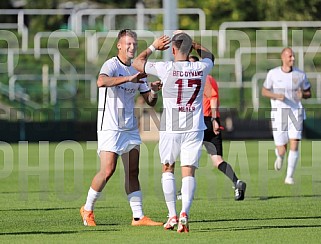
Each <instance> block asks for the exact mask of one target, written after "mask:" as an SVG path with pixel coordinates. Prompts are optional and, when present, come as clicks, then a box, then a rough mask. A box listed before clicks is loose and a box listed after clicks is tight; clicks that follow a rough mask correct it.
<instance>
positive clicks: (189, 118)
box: [133, 32, 214, 232]
mask: <svg viewBox="0 0 321 244" xmlns="http://www.w3.org/2000/svg"><path fill="white" fill-rule="evenodd" d="M171 41H172V53H173V55H174V61H168V62H147V58H148V57H149V56H150V54H151V53H152V52H153V51H154V50H155V49H156V50H160V49H163V48H162V47H163V44H164V42H165V43H167V42H169V37H167V36H162V37H160V38H158V39H156V40H155V41H154V42H153V44H152V45H151V46H150V47H149V48H147V49H146V50H145V51H143V52H142V53H140V54H139V55H138V56H137V58H136V59H135V60H134V62H133V66H134V67H135V68H136V69H137V70H139V71H141V72H143V71H145V72H146V73H147V74H151V75H155V76H158V77H159V78H160V79H161V82H162V93H163V108H164V110H163V113H162V117H161V128H160V141H159V152H160V159H161V163H162V164H163V166H162V172H163V174H162V187H163V192H164V197H165V201H166V205H167V208H168V211H169V218H168V221H167V223H166V224H165V225H164V227H165V229H173V228H174V226H175V225H176V224H177V222H178V228H177V232H188V231H189V227H188V214H189V211H190V207H191V204H192V201H193V197H194V191H195V188H196V181H195V178H194V177H195V169H196V168H197V167H198V162H199V158H200V155H201V150H202V144H203V136H204V130H205V129H206V126H205V124H204V118H203V109H202V99H203V89H204V84H205V79H206V76H207V75H208V73H209V72H210V71H211V69H212V68H213V66H214V55H213V54H212V53H211V52H210V51H209V50H208V49H206V48H205V47H202V46H201V45H200V44H197V43H195V42H193V41H192V39H191V37H190V36H189V35H187V34H186V33H184V32H176V34H175V35H174V36H173V38H172V40H171ZM193 49H194V50H196V52H197V53H198V54H199V55H200V56H201V57H202V61H200V62H189V60H188V57H189V54H190V52H191V51H192V50H193ZM178 156H180V160H181V171H182V188H181V194H182V210H181V212H180V217H179V221H178V218H177V213H176V185H175V177H174V168H175V161H176V160H177V157H178Z"/></svg>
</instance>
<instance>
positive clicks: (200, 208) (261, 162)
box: [0, 140, 321, 243]
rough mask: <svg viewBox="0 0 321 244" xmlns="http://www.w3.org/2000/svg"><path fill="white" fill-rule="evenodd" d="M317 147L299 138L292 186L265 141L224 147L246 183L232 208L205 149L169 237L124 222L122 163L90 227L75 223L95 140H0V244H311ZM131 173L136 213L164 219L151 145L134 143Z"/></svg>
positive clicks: (318, 188) (319, 228)
mask: <svg viewBox="0 0 321 244" xmlns="http://www.w3.org/2000/svg"><path fill="white" fill-rule="evenodd" d="M320 148H321V142H320V141H308V140H304V141H303V142H302V144H301V150H300V155H301V159H300V162H299V165H298V167H297V171H296V174H295V180H296V184H295V185H294V186H289V185H285V184H284V183H283V182H284V177H285V169H286V167H284V166H285V165H284V166H283V168H282V170H281V171H280V172H275V171H274V169H273V164H274V160H275V155H274V146H273V142H272V141H226V142H224V158H225V160H226V161H228V162H229V163H230V164H231V165H232V166H233V167H234V169H235V171H236V172H237V175H238V176H239V178H240V179H242V180H244V181H246V182H247V192H246V198H245V200H244V201H241V202H235V201H234V199H233V189H232V185H231V182H230V181H229V180H228V179H227V178H226V177H225V176H224V175H223V174H222V173H221V172H219V171H218V170H217V169H213V167H212V164H211V162H210V159H209V157H208V156H207V155H206V153H205V151H204V153H203V154H202V158H201V162H200V168H199V169H198V170H197V176H196V178H197V190H196V195H195V199H194V202H193V206H192V208H191V213H190V233H187V234H186V233H182V234H178V233H176V231H164V230H163V228H162V227H132V226H131V225H130V223H131V210H130V208H129V204H128V202H127V198H126V195H125V192H124V188H123V182H124V174H123V166H122V163H121V160H119V163H118V168H117V171H116V172H115V174H114V176H113V177H112V179H111V180H110V182H109V183H108V184H107V186H106V188H105V189H104V191H103V195H102V197H101V199H100V200H99V201H98V202H97V204H96V208H95V215H96V221H97V224H98V226H97V227H85V226H83V225H82V221H81V219H80V215H79V208H80V207H81V206H82V205H83V204H84V202H85V199H86V195H87V191H88V188H89V186H90V183H91V179H92V177H93V176H94V175H95V173H96V171H97V168H98V167H99V161H98V157H97V154H96V143H95V142H82V143H79V142H74V141H64V142H60V143H48V142H40V143H33V144H31V143H19V144H7V143H1V144H0V186H1V188H0V192H1V197H0V212H1V220H0V222H1V224H0V243H128V242H132V243H176V242H177V243H183V242H188V243H250V242H252V243H303V242H305V243H320V234H321V211H320V210H321V202H320V200H321V150H320ZM140 168H141V171H140V180H141V186H142V190H143V195H144V201H143V202H144V212H145V215H147V216H149V217H151V218H153V219H154V220H157V221H165V220H166V216H167V208H166V205H165V202H164V199H163V194H162V190H161V184H160V178H161V172H160V168H161V167H160V163H159V156H158V147H157V143H156V142H149V143H144V144H143V145H142V149H141V165H140ZM179 171H180V170H179V168H177V170H176V178H177V181H176V183H177V186H178V188H179V187H180V185H181V181H180V172H179ZM177 205H178V211H179V210H180V206H181V202H180V201H178V203H177Z"/></svg>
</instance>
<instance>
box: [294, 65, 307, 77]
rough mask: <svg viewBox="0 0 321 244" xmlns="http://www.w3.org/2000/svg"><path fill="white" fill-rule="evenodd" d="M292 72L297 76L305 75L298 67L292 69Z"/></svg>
mask: <svg viewBox="0 0 321 244" xmlns="http://www.w3.org/2000/svg"><path fill="white" fill-rule="evenodd" d="M292 71H293V72H296V73H298V74H302V75H305V72H304V71H303V70H301V69H299V68H298V67H293V70H292Z"/></svg>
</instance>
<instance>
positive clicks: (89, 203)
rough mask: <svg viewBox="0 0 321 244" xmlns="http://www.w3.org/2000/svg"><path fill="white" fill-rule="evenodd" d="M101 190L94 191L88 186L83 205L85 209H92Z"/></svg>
mask: <svg viewBox="0 0 321 244" xmlns="http://www.w3.org/2000/svg"><path fill="white" fill-rule="evenodd" d="M100 194H101V192H97V191H95V190H94V189H93V188H91V187H90V188H89V191H88V194H87V200H86V204H85V206H84V209H85V210H86V211H94V207H95V202H96V201H97V200H98V198H99V197H100Z"/></svg>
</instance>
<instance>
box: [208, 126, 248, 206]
mask: <svg viewBox="0 0 321 244" xmlns="http://www.w3.org/2000/svg"><path fill="white" fill-rule="evenodd" d="M205 123H206V126H207V129H206V130H205V132H204V139H203V144H204V146H205V149H206V151H207V153H208V154H209V155H210V157H211V160H212V162H213V165H214V167H216V168H218V169H219V170H220V171H221V172H222V173H223V174H225V175H226V176H227V177H228V178H229V179H230V180H231V181H232V182H233V185H234V189H235V191H234V193H235V195H234V199H235V200H236V201H239V200H243V199H244V195H245V189H246V183H245V182H243V181H240V180H239V179H238V177H237V176H236V174H235V172H234V170H233V168H232V166H231V165H230V164H229V163H228V162H226V161H224V159H223V157H222V155H223V145H222V135H221V133H219V134H217V135H216V134H215V133H214V132H213V125H212V122H211V121H209V122H208V121H205Z"/></svg>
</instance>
